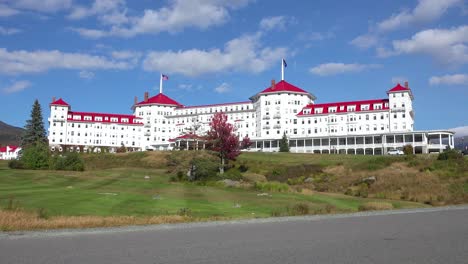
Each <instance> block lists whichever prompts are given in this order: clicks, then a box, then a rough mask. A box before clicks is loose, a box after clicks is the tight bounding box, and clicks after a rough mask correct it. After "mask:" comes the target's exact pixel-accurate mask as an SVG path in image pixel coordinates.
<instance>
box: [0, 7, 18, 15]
mask: <svg viewBox="0 0 468 264" xmlns="http://www.w3.org/2000/svg"><path fill="white" fill-rule="evenodd" d="M19 13H20V11H18V10H16V9H13V8H11V7H9V6H7V5H4V4H0V17H9V16H14V15H17V14H19Z"/></svg>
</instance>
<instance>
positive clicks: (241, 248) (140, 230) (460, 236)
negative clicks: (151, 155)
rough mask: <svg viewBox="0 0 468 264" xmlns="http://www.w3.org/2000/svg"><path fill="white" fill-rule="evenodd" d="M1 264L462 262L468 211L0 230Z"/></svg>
mask: <svg viewBox="0 0 468 264" xmlns="http://www.w3.org/2000/svg"><path fill="white" fill-rule="evenodd" d="M0 263H1V264H7V263H15V264H21V263H112V264H116V263H222V264H227V263H256V264H257V263H425V264H427V263H468V206H465V207H455V208H440V209H439V208H438V209H430V210H421V209H420V210H413V211H396V212H391V213H383V212H379V213H377V214H370V215H363V214H354V215H342V216H332V217H304V218H292V219H270V220H260V221H241V222H229V223H204V224H186V225H164V226H151V227H137V228H121V229H103V230H102V229H98V230H84V231H78V232H75V231H70V232H68V231H59V232H45V233H29V232H28V233H23V234H5V233H3V234H2V233H0Z"/></svg>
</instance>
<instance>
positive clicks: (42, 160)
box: [20, 142, 49, 170]
mask: <svg viewBox="0 0 468 264" xmlns="http://www.w3.org/2000/svg"><path fill="white" fill-rule="evenodd" d="M20 161H21V163H22V164H23V165H24V168H25V169H33V170H36V169H47V168H49V148H48V147H47V145H46V144H44V143H39V142H38V143H36V144H34V145H30V146H28V147H27V148H26V149H24V150H23V155H22V156H21V159H20Z"/></svg>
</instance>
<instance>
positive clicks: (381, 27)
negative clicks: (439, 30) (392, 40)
mask: <svg viewBox="0 0 468 264" xmlns="http://www.w3.org/2000/svg"><path fill="white" fill-rule="evenodd" d="M462 3H463V0H443V1H441V0H419V2H418V5H417V6H416V7H415V8H414V9H413V10H412V11H408V10H403V11H402V12H400V13H398V14H393V15H392V16H391V17H390V18H388V19H385V20H384V21H382V22H380V23H378V24H377V30H378V31H392V30H396V29H399V28H402V27H406V26H408V25H412V24H423V23H428V22H431V21H435V20H437V19H439V18H440V17H441V16H442V15H444V14H445V13H446V12H447V10H448V9H449V8H451V7H454V6H456V5H460V6H461V4H462Z"/></svg>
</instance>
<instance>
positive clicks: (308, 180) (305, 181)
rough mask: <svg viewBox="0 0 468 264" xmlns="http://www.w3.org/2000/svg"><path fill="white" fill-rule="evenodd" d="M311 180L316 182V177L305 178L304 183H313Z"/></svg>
mask: <svg viewBox="0 0 468 264" xmlns="http://www.w3.org/2000/svg"><path fill="white" fill-rule="evenodd" d="M311 182H314V178H312V177H309V178H307V179H305V180H304V183H311Z"/></svg>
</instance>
